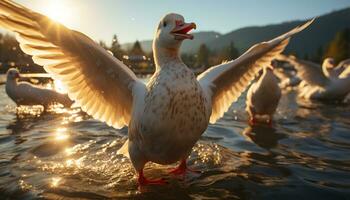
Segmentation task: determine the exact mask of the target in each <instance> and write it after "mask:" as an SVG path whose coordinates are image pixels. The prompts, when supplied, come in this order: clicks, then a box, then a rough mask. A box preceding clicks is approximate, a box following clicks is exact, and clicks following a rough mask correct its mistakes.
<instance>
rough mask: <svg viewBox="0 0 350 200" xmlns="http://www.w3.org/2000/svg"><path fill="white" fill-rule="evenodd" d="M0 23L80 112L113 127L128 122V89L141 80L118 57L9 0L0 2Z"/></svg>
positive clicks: (82, 36) (130, 106) (129, 106)
mask: <svg viewBox="0 0 350 200" xmlns="http://www.w3.org/2000/svg"><path fill="white" fill-rule="evenodd" d="M0 26H1V27H3V28H6V29H8V30H11V31H14V32H16V33H17V40H18V41H19V43H20V47H21V49H22V50H23V51H24V52H25V53H27V54H29V55H32V56H33V60H34V62H35V63H37V64H39V65H42V66H44V69H45V70H46V71H47V72H49V73H50V74H51V75H52V77H53V78H54V79H57V80H60V81H61V82H62V84H63V85H64V86H65V88H66V89H67V91H68V95H69V97H70V98H71V99H73V100H75V101H76V103H77V104H78V105H79V106H81V108H82V109H83V110H84V111H86V112H87V113H88V114H90V115H92V116H93V117H94V118H96V119H99V120H101V121H104V122H106V123H107V124H108V125H112V126H114V127H116V128H120V127H122V126H124V125H127V124H128V123H129V120H130V115H131V110H132V101H133V88H135V86H136V85H138V84H142V83H141V82H139V81H138V80H137V78H136V76H135V74H134V73H133V72H132V71H131V70H130V69H129V68H128V67H127V66H125V65H124V64H123V63H122V62H121V61H119V60H118V59H116V58H114V57H113V56H112V55H111V54H110V53H108V52H107V51H105V50H104V49H103V48H102V47H100V46H99V45H97V44H96V43H95V42H94V41H93V40H91V39H90V38H89V37H87V36H85V35H83V34H82V33H80V32H77V31H73V30H70V29H68V28H66V27H65V26H63V25H62V24H59V23H56V22H54V21H52V20H50V19H49V18H47V17H46V16H44V15H41V14H39V13H36V12H33V11H31V10H29V9H27V8H25V7H23V6H21V5H18V4H16V3H14V2H12V1H10V0H1V1H0Z"/></svg>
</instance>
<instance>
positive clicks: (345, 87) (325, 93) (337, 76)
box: [278, 55, 350, 101]
mask: <svg viewBox="0 0 350 200" xmlns="http://www.w3.org/2000/svg"><path fill="white" fill-rule="evenodd" d="M278 59H279V60H283V61H287V62H290V63H291V64H292V65H294V66H295V68H296V70H297V74H298V76H299V77H300V78H301V79H302V82H301V83H300V85H299V97H301V98H305V99H315V100H324V101H333V100H338V101H342V100H344V98H345V97H346V96H347V94H349V93H350V68H349V67H348V66H349V63H350V60H345V61H343V62H340V63H339V65H337V66H336V65H335V64H334V59H333V58H326V59H325V60H324V61H323V64H322V66H320V65H318V64H316V63H313V62H310V61H305V60H301V59H297V58H295V57H294V56H285V55H280V56H278Z"/></svg>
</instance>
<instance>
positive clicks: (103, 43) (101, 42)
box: [98, 40, 109, 50]
mask: <svg viewBox="0 0 350 200" xmlns="http://www.w3.org/2000/svg"><path fill="white" fill-rule="evenodd" d="M98 44H99V45H100V46H101V47H102V48H104V49H106V50H109V47H108V46H107V44H106V43H105V42H104V41H102V40H100V41H99V42H98Z"/></svg>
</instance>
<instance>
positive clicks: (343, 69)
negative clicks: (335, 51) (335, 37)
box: [334, 59, 350, 78]
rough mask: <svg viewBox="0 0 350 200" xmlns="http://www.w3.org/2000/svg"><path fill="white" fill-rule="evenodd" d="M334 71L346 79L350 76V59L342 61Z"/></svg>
mask: <svg viewBox="0 0 350 200" xmlns="http://www.w3.org/2000/svg"><path fill="white" fill-rule="evenodd" d="M334 70H335V71H336V73H337V75H338V77H339V78H346V77H348V76H350V59H346V60H343V61H341V62H340V63H339V64H338V66H337V67H336V68H335V69H334Z"/></svg>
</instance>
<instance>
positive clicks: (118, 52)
mask: <svg viewBox="0 0 350 200" xmlns="http://www.w3.org/2000/svg"><path fill="white" fill-rule="evenodd" d="M109 50H110V51H111V52H112V53H113V55H114V56H115V57H116V58H118V59H119V60H121V59H122V58H123V55H124V51H123V50H122V48H121V46H120V44H119V41H118V37H117V35H113V39H112V44H111V47H110V49H109Z"/></svg>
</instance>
